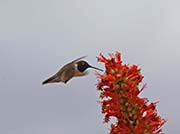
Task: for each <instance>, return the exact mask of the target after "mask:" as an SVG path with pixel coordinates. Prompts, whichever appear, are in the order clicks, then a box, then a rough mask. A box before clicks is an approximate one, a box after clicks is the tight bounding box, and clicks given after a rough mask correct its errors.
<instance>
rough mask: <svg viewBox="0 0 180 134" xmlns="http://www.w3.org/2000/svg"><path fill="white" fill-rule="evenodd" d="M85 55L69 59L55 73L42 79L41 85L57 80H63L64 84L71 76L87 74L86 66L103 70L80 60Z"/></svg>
mask: <svg viewBox="0 0 180 134" xmlns="http://www.w3.org/2000/svg"><path fill="white" fill-rule="evenodd" d="M85 57H86V56H83V57H80V58H77V59H75V60H73V61H71V62H70V63H68V64H66V65H64V66H63V67H62V68H61V69H60V70H59V71H58V72H57V73H56V74H54V75H53V76H51V77H50V78H48V79H47V80H45V81H43V82H42V85H44V84H47V83H57V82H63V83H65V84H66V83H67V82H68V81H69V80H70V79H72V78H73V77H79V76H80V77H81V76H84V75H87V71H86V69H88V68H93V69H96V70H99V71H103V70H102V69H99V68H97V67H94V66H91V65H90V64H88V63H87V62H86V61H84V60H81V59H83V58H85Z"/></svg>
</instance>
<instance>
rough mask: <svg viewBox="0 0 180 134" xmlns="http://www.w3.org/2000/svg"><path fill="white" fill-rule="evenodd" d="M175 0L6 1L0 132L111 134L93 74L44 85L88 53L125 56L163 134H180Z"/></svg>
mask: <svg viewBox="0 0 180 134" xmlns="http://www.w3.org/2000/svg"><path fill="white" fill-rule="evenodd" d="M179 5H180V2H179V1H178V0H149V1H147V0H129V1H127V0H1V1H0V133H1V134H72V133H74V134H84V133H85V134H107V133H108V125H106V124H103V123H102V122H103V119H102V118H103V116H102V114H101V107H100V105H99V104H98V103H97V100H98V94H99V92H98V91H96V87H95V84H96V77H95V75H94V74H95V73H94V71H93V70H90V75H88V76H86V77H84V78H74V79H72V80H71V81H69V83H68V84H67V85H65V84H62V83H61V84H52V85H47V86H42V85H41V82H42V81H43V80H44V79H46V78H47V77H49V76H50V75H52V74H53V73H55V72H56V71H57V70H58V69H59V68H60V67H61V66H62V65H63V64H65V63H67V62H69V61H71V60H73V59H75V58H78V57H80V56H83V55H88V57H87V58H86V59H87V60H88V61H89V62H90V63H91V64H92V65H95V66H97V67H100V68H103V65H102V64H101V63H98V62H96V58H95V57H96V56H97V55H98V54H99V53H100V52H102V53H104V54H107V53H109V52H115V51H116V50H119V51H121V53H122V57H123V61H124V62H125V63H129V64H134V63H135V64H139V65H140V67H141V68H142V73H143V74H144V75H145V79H144V81H143V83H147V84H148V88H147V89H145V90H144V92H143V93H142V94H141V96H143V97H148V98H149V99H150V101H158V100H159V101H160V103H159V104H158V107H157V108H158V112H159V114H160V115H161V116H162V117H165V118H167V119H168V122H167V123H166V125H165V126H164V127H163V130H164V132H165V133H166V134H178V133H180V127H179V122H180V116H179V111H180V105H179V94H180V91H179V76H180V72H179V68H180V62H179V60H178V59H179V57H180V53H179V49H180V46H179V44H180V40H179V35H180V26H179V24H180V17H179V12H180V8H179Z"/></svg>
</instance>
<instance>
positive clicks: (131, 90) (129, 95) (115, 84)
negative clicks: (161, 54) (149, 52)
mask: <svg viewBox="0 0 180 134" xmlns="http://www.w3.org/2000/svg"><path fill="white" fill-rule="evenodd" d="M98 61H100V62H103V63H104V64H105V73H104V74H99V73H98V74H97V77H98V84H97V89H98V90H100V91H101V93H100V99H101V101H100V102H101V104H102V113H103V114H104V122H109V119H110V118H111V117H115V118H116V119H117V122H115V123H114V124H111V128H110V134H161V133H162V129H161V127H162V125H163V124H164V123H165V120H164V119H162V118H161V117H160V116H159V115H158V113H157V110H156V103H150V102H149V101H148V99H147V98H141V97H139V93H140V92H141V91H142V90H143V89H144V88H145V85H144V86H143V87H142V88H139V83H140V82H141V81H142V79H143V77H144V76H143V75H142V74H141V72H140V69H139V68H138V66H137V65H132V66H129V65H126V64H123V63H122V60H121V55H120V53H119V52H116V54H115V55H113V54H110V58H106V57H104V56H103V55H102V54H100V56H99V57H98Z"/></svg>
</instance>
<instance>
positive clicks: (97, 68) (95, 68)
mask: <svg viewBox="0 0 180 134" xmlns="http://www.w3.org/2000/svg"><path fill="white" fill-rule="evenodd" d="M90 68H94V69H96V70H99V71H101V72H103V70H102V69H99V68H97V67H93V66H90Z"/></svg>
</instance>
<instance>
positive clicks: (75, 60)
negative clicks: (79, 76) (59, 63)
mask: <svg viewBox="0 0 180 134" xmlns="http://www.w3.org/2000/svg"><path fill="white" fill-rule="evenodd" d="M85 57H87V56H82V57H79V58H77V59H75V60H73V61H71V63H75V62H77V61H79V60H81V59H84V58H85Z"/></svg>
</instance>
